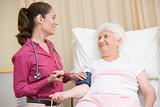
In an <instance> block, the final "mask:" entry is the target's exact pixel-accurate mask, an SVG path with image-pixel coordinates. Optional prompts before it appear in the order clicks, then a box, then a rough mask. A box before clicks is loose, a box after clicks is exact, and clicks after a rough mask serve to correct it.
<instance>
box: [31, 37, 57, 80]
mask: <svg viewBox="0 0 160 107" xmlns="http://www.w3.org/2000/svg"><path fill="white" fill-rule="evenodd" d="M31 44H32V47H33V50H34V54H35V59H36V72H35V75H34V78H35V79H41V73H40V72H39V60H38V54H37V50H36V47H35V45H34V43H33V41H32V40H31ZM53 51H54V48H53V47H52V55H53ZM53 57H54V59H55V63H56V65H57V67H58V69H59V70H60V66H59V64H58V61H57V59H56V58H55V56H54V55H53Z"/></svg>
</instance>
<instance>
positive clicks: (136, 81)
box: [51, 23, 156, 107]
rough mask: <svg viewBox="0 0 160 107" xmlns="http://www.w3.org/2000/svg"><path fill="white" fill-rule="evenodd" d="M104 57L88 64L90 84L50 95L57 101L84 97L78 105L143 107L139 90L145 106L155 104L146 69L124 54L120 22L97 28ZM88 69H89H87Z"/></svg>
mask: <svg viewBox="0 0 160 107" xmlns="http://www.w3.org/2000/svg"><path fill="white" fill-rule="evenodd" d="M97 31H98V34H99V36H98V47H99V51H100V53H101V59H99V60H96V61H94V62H93V63H91V64H90V65H89V71H90V72H91V73H92V84H91V87H90V88H89V86H88V85H87V84H82V85H78V86H76V87H74V88H73V89H71V90H68V91H65V92H62V93H56V94H53V95H51V97H52V99H53V100H55V101H58V102H60V101H62V100H64V99H66V98H71V97H82V96H83V95H84V94H85V95H84V96H83V97H82V98H81V99H80V100H79V101H78V103H77V105H76V107H141V105H140V102H139V99H138V95H137V91H138V89H139V90H140V91H141V92H142V94H143V96H144V97H145V104H144V107H153V104H154V101H155V99H156V95H155V90H154V89H153V87H152V86H151V84H150V82H149V80H148V77H147V74H146V72H145V70H144V69H143V68H142V67H141V66H140V65H136V64H133V63H132V62H131V61H130V60H129V58H128V57H125V55H123V54H122V53H121V46H122V44H123V42H124V39H125V31H124V29H123V28H122V27H121V26H119V25H118V24H113V23H106V24H104V25H102V26H100V27H99V28H98V30H97ZM87 71H88V70H87Z"/></svg>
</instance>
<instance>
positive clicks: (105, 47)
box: [98, 30, 121, 57]
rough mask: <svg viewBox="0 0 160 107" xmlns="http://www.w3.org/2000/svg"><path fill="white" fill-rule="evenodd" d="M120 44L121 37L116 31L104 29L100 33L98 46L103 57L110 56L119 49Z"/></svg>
mask: <svg viewBox="0 0 160 107" xmlns="http://www.w3.org/2000/svg"><path fill="white" fill-rule="evenodd" d="M120 44H121V38H120V37H119V36H117V35H116V34H115V33H113V32H110V31H107V30H102V31H101V32H100V33H99V40H98V47H99V50H100V52H101V55H102V57H105V56H109V55H111V54H113V53H114V52H117V51H119V50H118V49H119V46H120Z"/></svg>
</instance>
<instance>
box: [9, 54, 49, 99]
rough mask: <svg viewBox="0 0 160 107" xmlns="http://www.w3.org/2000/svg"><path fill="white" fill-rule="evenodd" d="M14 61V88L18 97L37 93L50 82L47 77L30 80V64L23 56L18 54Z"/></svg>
mask: <svg viewBox="0 0 160 107" xmlns="http://www.w3.org/2000/svg"><path fill="white" fill-rule="evenodd" d="M12 61H13V64H14V73H13V85H14V86H13V88H14V93H15V96H16V97H18V98H19V97H23V96H32V95H36V94H37V93H38V91H39V90H40V89H41V88H43V87H45V86H46V85H48V84H49V83H48V79H47V78H45V79H42V80H39V81H37V82H34V83H29V82H28V80H27V78H28V73H29V64H28V63H27V61H26V59H25V58H24V57H23V56H17V57H15V58H13V60H12Z"/></svg>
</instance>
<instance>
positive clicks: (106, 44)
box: [99, 42, 108, 47]
mask: <svg viewBox="0 0 160 107" xmlns="http://www.w3.org/2000/svg"><path fill="white" fill-rule="evenodd" d="M99 46H100V47H103V46H108V43H107V42H103V43H101V44H100V45H99Z"/></svg>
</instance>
